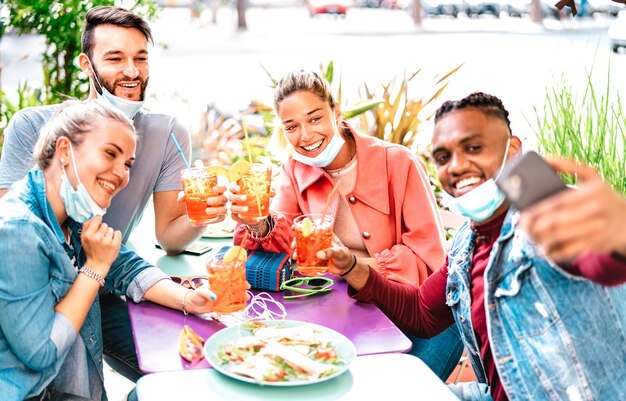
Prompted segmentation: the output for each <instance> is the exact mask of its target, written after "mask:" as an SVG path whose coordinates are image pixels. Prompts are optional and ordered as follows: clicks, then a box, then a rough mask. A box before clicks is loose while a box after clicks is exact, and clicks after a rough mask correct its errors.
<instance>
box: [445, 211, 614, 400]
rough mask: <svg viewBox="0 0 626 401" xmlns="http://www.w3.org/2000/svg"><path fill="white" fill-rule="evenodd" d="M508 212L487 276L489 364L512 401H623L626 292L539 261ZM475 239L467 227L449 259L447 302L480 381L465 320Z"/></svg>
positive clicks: (474, 348)
mask: <svg viewBox="0 0 626 401" xmlns="http://www.w3.org/2000/svg"><path fill="white" fill-rule="evenodd" d="M515 218H516V212H515V211H513V210H509V213H508V215H507V216H506V218H505V220H504V223H503V226H502V230H501V231H500V236H499V238H498V240H497V241H496V243H495V244H494V246H493V249H492V250H491V254H490V257H489V263H488V266H487V269H486V271H485V275H484V280H485V313H486V319H487V329H488V333H489V340H490V345H491V349H492V352H493V356H494V362H495V363H496V368H497V370H498V374H499V376H500V379H501V381H502V385H503V386H504V389H505V391H506V393H507V396H508V397H509V399H510V400H511V401H518V400H520V401H521V400H533V401H542V400H563V401H565V400H567V401H592V400H595V401H605V400H626V285H622V286H619V287H603V286H601V285H599V284H595V283H593V282H591V281H589V280H587V279H585V278H582V277H579V276H574V275H571V274H569V273H568V272H566V271H564V270H563V269H561V268H560V267H559V266H557V265H555V264H553V263H551V262H550V261H549V260H547V259H546V258H545V257H543V256H542V255H541V253H540V251H539V250H538V248H537V247H536V246H535V245H533V244H532V243H531V242H529V240H528V239H527V238H526V237H525V235H524V234H523V233H522V232H521V231H520V230H516V229H515V223H514V221H515ZM473 247H474V234H473V232H472V230H471V228H470V226H469V223H465V224H464V225H463V226H462V227H461V228H460V229H459V231H458V233H457V234H456V236H455V238H454V240H453V243H452V246H451V249H450V252H449V265H448V282H447V286H446V303H447V304H448V305H449V306H450V307H451V308H452V313H453V315H454V319H455V322H456V325H457V327H458V328H459V330H460V332H461V337H462V339H463V342H464V343H465V348H466V350H467V354H468V357H469V360H470V361H471V363H472V368H473V369H474V372H475V374H476V377H477V379H478V381H480V382H482V383H486V382H487V380H486V374H485V369H484V367H483V365H482V360H481V357H480V349H479V348H478V343H477V341H476V337H475V334H474V330H473V326H472V319H471V292H470V282H471V281H470V274H471V273H470V272H471V268H472V265H471V262H472V254H473V250H474V249H473Z"/></svg>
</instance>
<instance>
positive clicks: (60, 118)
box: [33, 100, 135, 170]
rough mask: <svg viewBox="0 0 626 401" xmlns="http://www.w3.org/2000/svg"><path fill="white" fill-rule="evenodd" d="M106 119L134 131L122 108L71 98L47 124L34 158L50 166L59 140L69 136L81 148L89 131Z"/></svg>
mask: <svg viewBox="0 0 626 401" xmlns="http://www.w3.org/2000/svg"><path fill="white" fill-rule="evenodd" d="M102 119H106V120H112V121H117V122H120V123H122V124H124V125H126V126H127V127H128V128H129V129H130V130H131V131H132V132H133V134H134V133H135V127H134V126H133V122H132V121H131V120H130V119H129V118H128V117H126V116H125V115H124V114H123V113H122V112H121V111H119V110H117V109H113V108H112V107H106V106H103V105H101V104H100V103H98V102H97V101H95V100H84V101H80V100H67V101H65V102H63V103H61V105H60V106H59V108H58V109H57V111H56V113H55V114H54V116H53V117H52V118H51V119H50V121H48V122H47V123H46V125H44V126H43V128H42V129H41V134H40V135H39V139H38V140H37V143H36V144H35V147H34V149H33V158H34V159H35V162H36V163H37V166H39V168H40V169H42V170H44V169H46V168H47V167H48V166H50V164H51V162H52V158H53V157H54V153H55V152H56V144H57V140H58V139H59V138H60V137H66V138H67V139H69V140H70V142H71V143H72V145H74V146H76V147H78V146H80V144H81V143H82V142H83V140H84V139H85V138H84V137H85V134H86V133H88V132H89V131H91V130H93V129H94V127H96V126H97V124H99V123H100V121H101V120H102Z"/></svg>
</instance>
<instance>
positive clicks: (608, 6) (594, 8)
mask: <svg viewBox="0 0 626 401" xmlns="http://www.w3.org/2000/svg"><path fill="white" fill-rule="evenodd" d="M624 9H626V5H624V4H620V3H618V2H616V1H613V0H587V11H588V12H589V13H590V14H592V15H593V14H607V15H609V16H611V17H617V14H619V12H620V10H624Z"/></svg>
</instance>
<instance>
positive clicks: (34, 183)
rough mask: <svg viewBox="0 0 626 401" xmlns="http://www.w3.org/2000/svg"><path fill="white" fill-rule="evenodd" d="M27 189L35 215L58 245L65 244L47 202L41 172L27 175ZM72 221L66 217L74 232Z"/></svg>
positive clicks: (35, 170) (37, 171) (43, 178)
mask: <svg viewBox="0 0 626 401" xmlns="http://www.w3.org/2000/svg"><path fill="white" fill-rule="evenodd" d="M26 179H27V182H28V184H27V188H28V187H30V191H31V193H32V194H33V195H34V196H33V199H32V200H33V202H32V204H33V207H35V208H36V210H35V214H37V215H39V216H40V217H41V220H43V221H44V223H46V225H47V226H48V227H50V229H51V230H52V231H53V232H54V235H55V237H56V238H57V240H59V243H61V244H65V236H64V235H63V231H62V230H61V226H60V225H59V222H58V221H57V218H56V216H55V215H54V212H53V211H52V206H51V205H50V202H48V198H47V197H46V180H45V177H44V175H43V170H39V169H33V170H31V171H30V172H29V173H28V175H27V178H26ZM71 223H74V221H73V220H72V219H70V218H69V217H68V224H70V229H72V231H74V229H75V228H76V227H75V224H76V223H74V224H71Z"/></svg>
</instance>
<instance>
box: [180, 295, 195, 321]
mask: <svg viewBox="0 0 626 401" xmlns="http://www.w3.org/2000/svg"><path fill="white" fill-rule="evenodd" d="M191 291H193V288H190V289H188V290H187V292H185V295H183V300H182V302H181V305H182V307H183V313H184V314H185V316H187V315H188V314H189V312H187V309H185V299H187V295H189V293H190V292H191Z"/></svg>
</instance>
